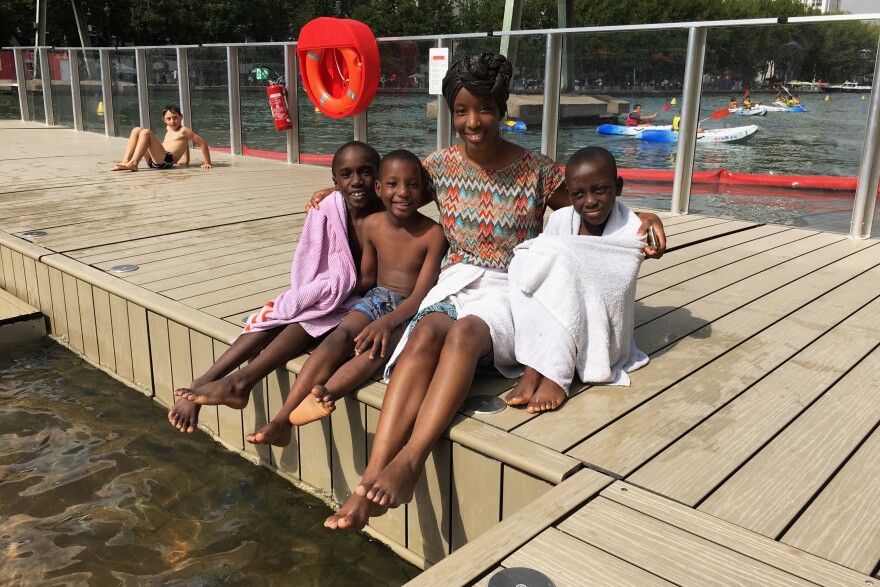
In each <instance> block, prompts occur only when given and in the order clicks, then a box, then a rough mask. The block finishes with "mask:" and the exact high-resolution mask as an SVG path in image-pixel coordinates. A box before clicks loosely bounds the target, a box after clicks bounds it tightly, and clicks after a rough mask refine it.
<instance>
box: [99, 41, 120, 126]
mask: <svg viewBox="0 0 880 587" xmlns="http://www.w3.org/2000/svg"><path fill="white" fill-rule="evenodd" d="M98 51H99V52H100V55H101V95H102V96H103V98H104V134H106V135H107V136H108V137H113V136H116V121H115V120H113V80H112V79H111V78H110V49H99V50H98Z"/></svg>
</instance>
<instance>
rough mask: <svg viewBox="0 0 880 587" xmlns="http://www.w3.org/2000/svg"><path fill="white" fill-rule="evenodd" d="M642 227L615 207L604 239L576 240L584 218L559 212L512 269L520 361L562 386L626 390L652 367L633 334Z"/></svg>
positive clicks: (528, 244) (518, 252)
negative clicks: (633, 375) (632, 376)
mask: <svg viewBox="0 0 880 587" xmlns="http://www.w3.org/2000/svg"><path fill="white" fill-rule="evenodd" d="M640 224H641V222H640V221H639V219H638V218H637V217H636V216H635V215H634V214H632V213H631V212H630V211H629V209H628V208H626V206H625V205H624V204H623V203H621V202H617V203H616V206H615V209H614V210H613V211H612V214H611V215H610V216H609V218H608V223H607V224H606V227H605V232H604V234H603V236H601V237H592V236H578V234H577V232H578V229H579V227H580V217H579V216H578V215H577V214H576V213H575V212H574V210H573V209H572V208H570V207H569V208H563V209H561V210H558V211H556V212H555V213H554V214H553V215H552V216H551V217H550V219H549V221H548V223H547V229H546V231H545V233H544V234H542V235H541V236H539V237H538V238H536V239H533V240H531V241H527V242H525V243H523V244H521V245H519V246H518V247H517V249H516V254H515V256H514V259H513V262H512V263H511V266H510V289H511V294H510V295H511V307H512V315H513V319H514V330H515V333H516V336H515V348H516V357H517V359H518V360H519V361H520V362H521V363H523V364H526V365H529V366H531V367H533V368H535V369H536V370H537V371H539V372H540V373H542V374H543V375H544V376H546V377H548V378H550V379H551V380H553V381H554V382H556V383H557V384H559V385H560V386H561V387H562V388H563V389H566V390H567V389H568V388H569V386H570V385H571V382H572V380H573V378H574V373H575V371H577V373H578V376H579V377H580V378H581V380H582V381H586V382H594V383H610V384H612V385H629V383H630V380H629V377H628V376H627V373H628V372H630V371H633V370H635V369H638V368H639V367H641V366H643V365H645V364H646V363H647V362H648V357H647V356H646V355H645V354H644V353H642V352H641V351H639V350H638V348H636V346H635V341H634V337H633V329H634V306H635V289H636V278H637V276H638V270H639V266H640V265H641V262H642V259H643V255H642V248H643V247H644V244H645V242H644V238H638V237H636V236H635V234H636V231H637V230H638V227H639V225H640Z"/></svg>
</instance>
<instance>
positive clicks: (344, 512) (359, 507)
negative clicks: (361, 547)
mask: <svg viewBox="0 0 880 587" xmlns="http://www.w3.org/2000/svg"><path fill="white" fill-rule="evenodd" d="M387 511H388V508H386V507H383V506H380V505H376V504H375V503H373V502H372V501H370V500H369V499H367V498H365V497H362V496H360V495H358V494H357V493H352V494H351V497H349V498H348V501H346V502H345V504H344V505H343V506H342V507H341V508H339V511H338V512H336V513H335V514H333V515H332V516H330V517H329V518H327V519H326V520H324V527H325V528H330V529H331V530H361V529H363V527H364V526H366V525H367V522H369V521H370V518H374V517H376V516H381V515H383V514H384V513H385V512H387Z"/></svg>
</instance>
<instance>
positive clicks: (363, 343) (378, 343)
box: [354, 316, 395, 361]
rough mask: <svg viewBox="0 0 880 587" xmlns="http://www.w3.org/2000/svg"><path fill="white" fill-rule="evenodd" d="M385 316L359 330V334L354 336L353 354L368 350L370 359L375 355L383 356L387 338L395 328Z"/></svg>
mask: <svg viewBox="0 0 880 587" xmlns="http://www.w3.org/2000/svg"><path fill="white" fill-rule="evenodd" d="M387 318H388V316H382V317H381V318H379V319H378V320H374V321H373V322H370V323H369V324H367V325H366V326H365V327H364V329H363V330H361V331H360V334H358V335H357V336H355V337H354V354H356V355H360V354H363V353H366V352H367V351H369V352H370V360H371V361H372V360H374V359H375V358H376V356H379V357H383V358H384V357H385V350H386V348H387V347H388V338H389V337H390V336H391V331H392V330H394V328H395V326H392V324H391V321H390V320H388V319H387ZM377 350H378V351H379V352H378V353H377V352H376V351H377Z"/></svg>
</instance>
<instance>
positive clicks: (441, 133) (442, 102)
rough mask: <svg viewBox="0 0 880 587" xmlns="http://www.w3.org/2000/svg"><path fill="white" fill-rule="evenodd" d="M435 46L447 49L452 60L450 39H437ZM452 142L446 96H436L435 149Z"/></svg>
mask: <svg viewBox="0 0 880 587" xmlns="http://www.w3.org/2000/svg"><path fill="white" fill-rule="evenodd" d="M437 48H438V49H443V48H447V49H449V60H450V62H452V41H451V40H450V39H437ZM451 144H452V113H451V112H450V111H449V105H448V104H446V98H444V97H443V96H437V150H438V151H442V150H443V149H446V148H448V147H449V145H451Z"/></svg>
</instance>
